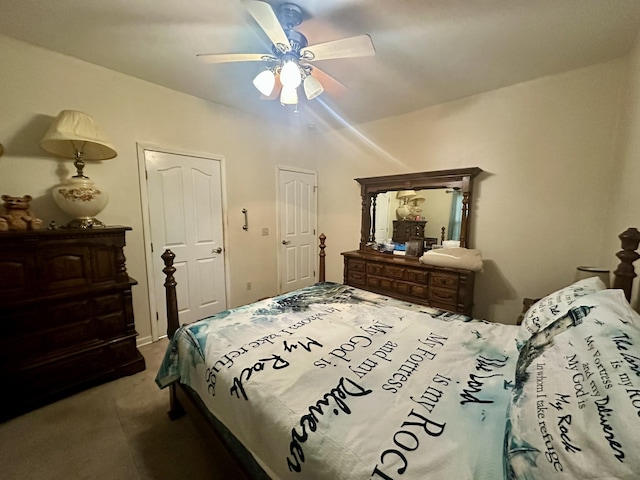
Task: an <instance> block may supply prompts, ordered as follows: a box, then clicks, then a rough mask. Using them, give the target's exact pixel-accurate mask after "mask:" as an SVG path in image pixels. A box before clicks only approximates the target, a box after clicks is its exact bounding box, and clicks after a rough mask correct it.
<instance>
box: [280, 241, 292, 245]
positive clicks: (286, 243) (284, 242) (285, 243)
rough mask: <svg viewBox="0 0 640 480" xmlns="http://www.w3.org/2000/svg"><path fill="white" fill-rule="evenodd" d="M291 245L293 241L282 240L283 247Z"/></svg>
mask: <svg viewBox="0 0 640 480" xmlns="http://www.w3.org/2000/svg"><path fill="white" fill-rule="evenodd" d="M290 243H291V240H282V244H283V245H289V244H290Z"/></svg>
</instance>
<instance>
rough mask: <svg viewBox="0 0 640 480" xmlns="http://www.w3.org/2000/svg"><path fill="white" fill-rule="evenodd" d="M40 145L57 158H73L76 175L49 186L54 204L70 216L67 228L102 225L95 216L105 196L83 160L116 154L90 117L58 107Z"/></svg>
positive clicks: (101, 158) (106, 157)
mask: <svg viewBox="0 0 640 480" xmlns="http://www.w3.org/2000/svg"><path fill="white" fill-rule="evenodd" d="M40 146H41V147H42V148H43V149H44V150H45V151H47V152H49V153H52V154H54V155H57V156H58V157H62V158H72V159H73V160H74V161H73V164H74V166H75V167H76V175H74V176H73V177H71V178H70V179H69V180H67V181H66V182H65V183H63V184H61V185H58V186H56V187H54V188H53V199H54V201H55V202H56V204H57V205H58V206H59V207H60V208H61V209H62V210H63V211H64V212H66V213H68V214H69V215H71V216H72V217H74V219H73V220H71V221H70V222H69V223H68V224H67V227H71V228H92V227H104V224H103V223H102V222H101V221H100V220H98V219H97V218H95V216H96V215H97V214H98V213H100V212H101V211H102V210H103V209H104V207H105V206H106V205H107V202H108V200H109V197H108V195H107V192H105V191H104V189H102V188H99V187H97V186H96V185H95V183H94V182H92V181H91V180H90V179H89V177H87V176H85V175H84V165H85V163H84V161H85V160H108V159H111V158H114V157H115V156H116V155H117V153H116V151H115V150H114V149H113V147H112V146H111V145H110V143H109V142H108V141H107V140H106V139H105V137H104V136H103V134H102V132H101V131H100V130H99V129H98V127H97V125H96V123H95V122H94V120H93V118H91V116H90V115H87V114H86V113H83V112H78V111H76V110H62V111H61V112H60V113H59V114H58V116H57V117H56V119H55V120H54V121H53V123H52V124H51V126H50V127H49V130H48V131H47V133H45V135H44V137H43V138H42V140H41V141H40Z"/></svg>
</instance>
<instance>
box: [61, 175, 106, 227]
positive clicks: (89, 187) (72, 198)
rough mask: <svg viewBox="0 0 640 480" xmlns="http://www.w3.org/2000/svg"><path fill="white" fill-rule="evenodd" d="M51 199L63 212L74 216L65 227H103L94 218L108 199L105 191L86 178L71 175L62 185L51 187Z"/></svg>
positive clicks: (102, 224)
mask: <svg viewBox="0 0 640 480" xmlns="http://www.w3.org/2000/svg"><path fill="white" fill-rule="evenodd" d="M53 199H54V201H55V202H56V204H57V205H58V206H59V207H60V208H61V209H62V210H63V211H64V212H65V213H68V214H69V215H71V216H72V217H74V219H73V220H71V221H70V222H69V223H68V224H67V227H72V228H94V227H104V226H105V225H104V223H102V222H101V221H100V220H98V219H96V218H95V216H96V215H97V214H99V213H100V212H101V211H102V210H103V209H104V207H105V206H106V205H107V202H108V201H109V196H108V195H107V192H105V191H104V190H102V189H101V188H99V187H97V186H96V185H95V183H94V182H92V181H91V180H89V179H88V178H78V177H73V178H71V179H70V180H68V181H67V182H66V183H64V184H62V185H58V186H57V187H54V188H53Z"/></svg>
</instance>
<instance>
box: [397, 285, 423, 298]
mask: <svg viewBox="0 0 640 480" xmlns="http://www.w3.org/2000/svg"><path fill="white" fill-rule="evenodd" d="M395 291H396V292H398V293H400V294H402V295H407V296H410V297H416V299H417V300H423V301H424V300H425V299H426V298H427V295H428V293H429V288H428V287H427V286H426V285H420V284H417V283H408V282H396V288H395Z"/></svg>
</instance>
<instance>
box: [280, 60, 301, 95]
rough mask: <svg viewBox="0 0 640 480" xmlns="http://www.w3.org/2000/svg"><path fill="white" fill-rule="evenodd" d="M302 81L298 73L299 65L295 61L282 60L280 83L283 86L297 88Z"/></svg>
mask: <svg viewBox="0 0 640 480" xmlns="http://www.w3.org/2000/svg"><path fill="white" fill-rule="evenodd" d="M301 82H302V76H301V75H300V67H298V64H297V63H296V62H293V61H291V60H288V61H286V62H284V65H283V66H282V70H280V83H282V86H283V87H289V88H297V87H298V86H299V85H300V83H301Z"/></svg>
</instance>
